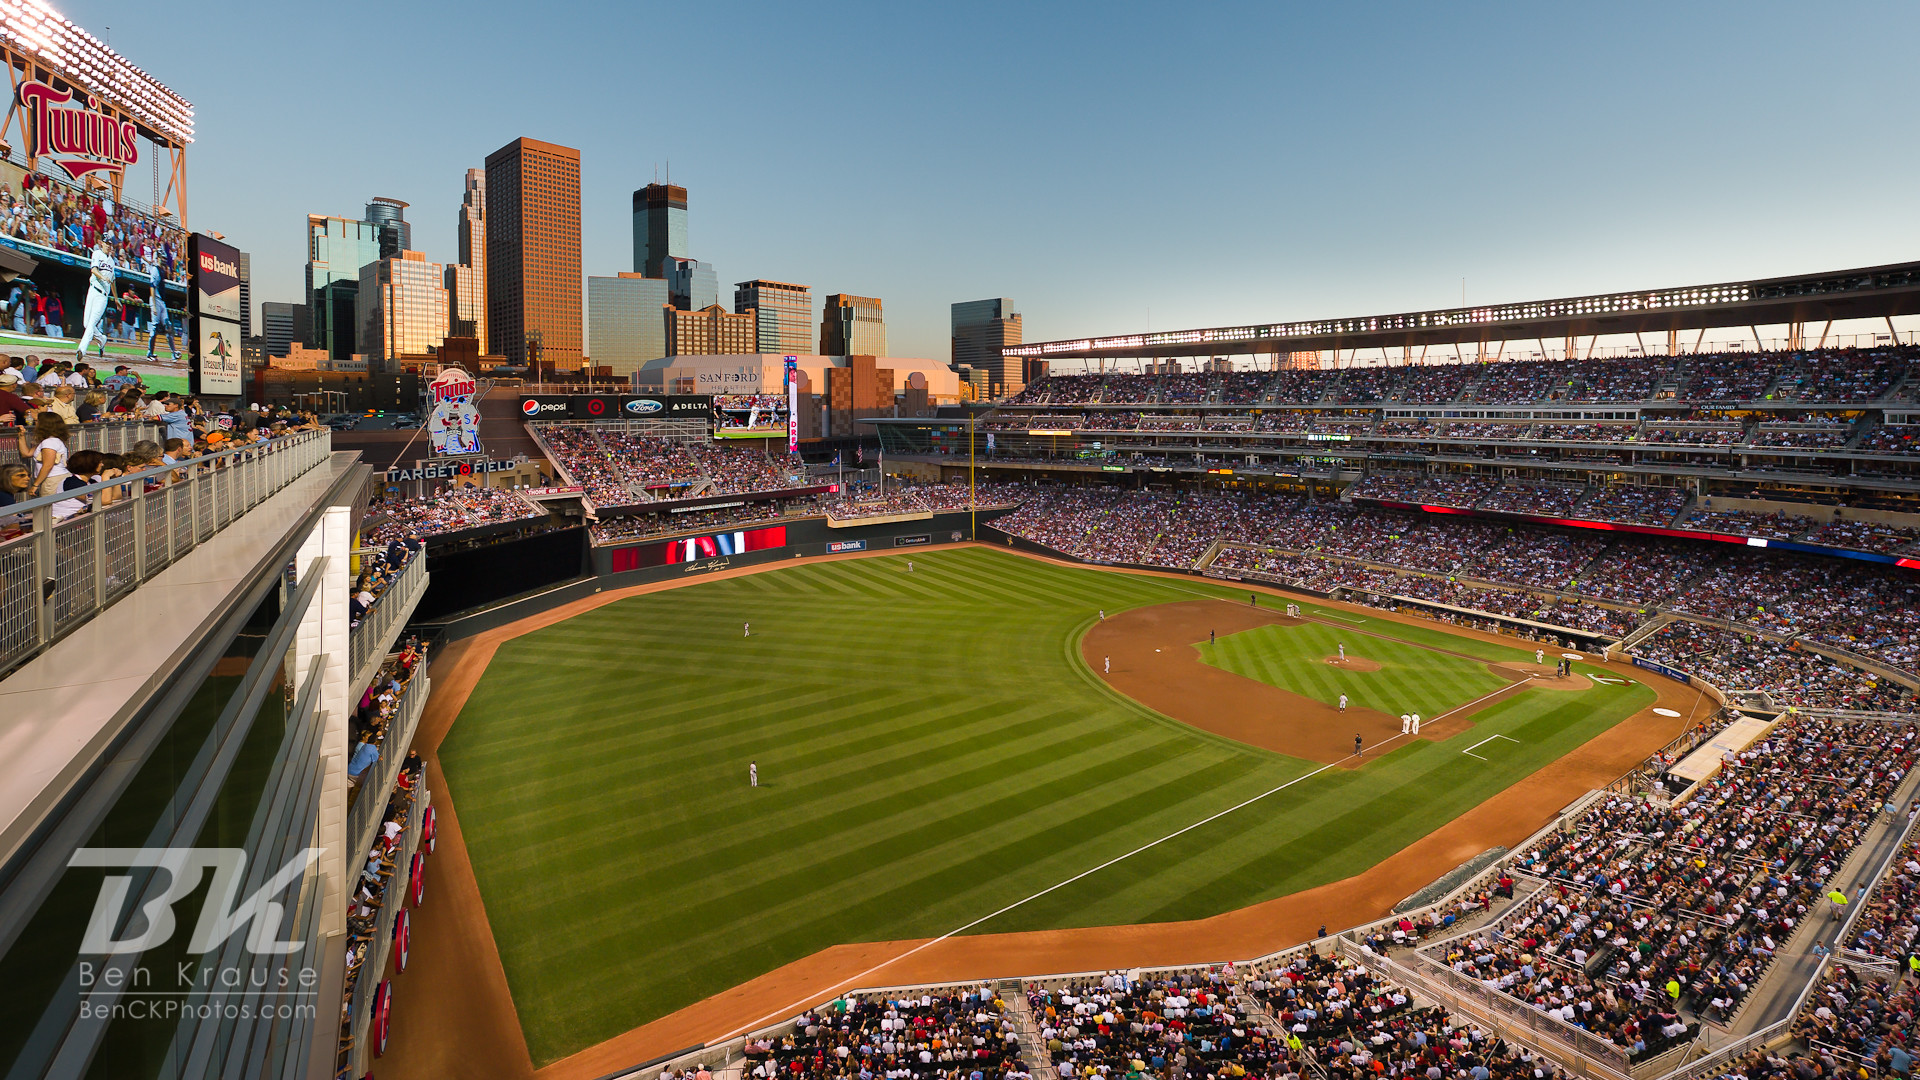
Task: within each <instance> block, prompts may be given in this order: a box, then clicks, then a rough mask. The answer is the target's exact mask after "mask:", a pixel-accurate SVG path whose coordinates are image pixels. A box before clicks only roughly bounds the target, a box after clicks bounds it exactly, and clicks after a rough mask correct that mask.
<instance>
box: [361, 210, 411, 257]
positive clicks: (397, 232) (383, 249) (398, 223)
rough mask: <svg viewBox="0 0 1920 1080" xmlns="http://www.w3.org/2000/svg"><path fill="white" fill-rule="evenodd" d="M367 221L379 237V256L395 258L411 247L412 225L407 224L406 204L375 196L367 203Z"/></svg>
mask: <svg viewBox="0 0 1920 1080" xmlns="http://www.w3.org/2000/svg"><path fill="white" fill-rule="evenodd" d="M367 221H368V222H369V223H371V224H372V225H373V229H374V233H375V235H377V236H378V237H379V238H380V257H381V258H383V259H397V258H399V257H400V253H401V252H403V251H408V250H411V249H412V247H413V226H411V225H409V224H407V204H406V203H403V202H401V201H400V200H399V199H389V198H387V197H386V196H385V195H381V196H377V197H375V198H373V199H372V200H370V201H369V202H368V203H367Z"/></svg>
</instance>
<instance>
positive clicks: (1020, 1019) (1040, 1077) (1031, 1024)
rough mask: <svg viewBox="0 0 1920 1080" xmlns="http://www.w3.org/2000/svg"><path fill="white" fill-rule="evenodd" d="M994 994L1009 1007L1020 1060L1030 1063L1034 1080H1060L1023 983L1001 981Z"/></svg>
mask: <svg viewBox="0 0 1920 1080" xmlns="http://www.w3.org/2000/svg"><path fill="white" fill-rule="evenodd" d="M993 992H994V993H995V994H998V995H999V996H1000V1000H1001V1001H1003V1002H1005V1003H1006V1006H1007V1015H1008V1016H1009V1017H1012V1019H1013V1033H1014V1034H1015V1035H1018V1036H1019V1037H1020V1057H1021V1059H1022V1060H1024V1061H1025V1062H1026V1063H1027V1071H1028V1072H1030V1073H1032V1074H1033V1080H1060V1073H1059V1071H1058V1070H1056V1069H1055V1068H1054V1067H1053V1055H1051V1054H1049V1053H1047V1044H1046V1043H1045V1042H1043V1041H1041V1038H1040V1024H1039V1022H1038V1021H1037V1020H1036V1019H1035V1018H1034V1015H1033V1007H1032V1006H1031V1005H1029V1004H1027V990H1026V987H1024V986H1022V985H1021V984H1020V980H1019V979H1001V980H1000V981H999V982H997V983H995V984H994V987H993Z"/></svg>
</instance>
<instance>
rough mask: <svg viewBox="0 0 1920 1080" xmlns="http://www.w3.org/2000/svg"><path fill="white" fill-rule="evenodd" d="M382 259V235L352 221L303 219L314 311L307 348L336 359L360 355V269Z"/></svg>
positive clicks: (309, 293) (313, 216)
mask: <svg viewBox="0 0 1920 1080" xmlns="http://www.w3.org/2000/svg"><path fill="white" fill-rule="evenodd" d="M378 258H380V231H379V229H378V228H377V227H376V226H375V225H373V224H372V223H371V222H366V221H357V220H355V219H353V218H343V217H328V216H326V215H324V214H308V215H307V303H308V305H309V306H310V309H311V311H312V313H313V321H312V324H311V330H312V334H313V336H312V338H310V339H309V341H308V344H311V345H315V346H318V347H319V348H322V349H325V350H326V351H327V354H328V355H329V356H331V357H333V358H334V359H335V360H346V359H348V358H350V357H351V356H352V355H353V354H354V353H356V352H358V351H359V325H358V323H357V322H356V320H355V314H354V295H355V292H356V291H357V287H358V282H359V280H360V268H361V267H363V266H365V265H367V264H368V263H370V262H373V261H375V260H376V259H378Z"/></svg>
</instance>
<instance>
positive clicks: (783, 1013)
mask: <svg viewBox="0 0 1920 1080" xmlns="http://www.w3.org/2000/svg"><path fill="white" fill-rule="evenodd" d="M1148 580H1150V581H1155V582H1156V583H1157V584H1161V585H1166V587H1167V588H1170V589H1175V590H1176V591H1179V592H1192V591H1193V590H1191V589H1181V588H1179V586H1176V585H1167V584H1166V583H1165V582H1161V581H1158V579H1154V578H1149V579H1148ZM1196 595H1201V594H1196ZM1208 599H1223V598H1221V597H1208ZM1229 602H1231V601H1229ZM1360 621H1362V622H1365V621H1367V620H1365V619H1361V620H1360ZM1532 678H1533V676H1532V675H1528V676H1527V679H1528V680H1531V679H1532ZM1518 685H1520V684H1519V683H1508V684H1507V685H1506V686H1503V687H1501V688H1500V689H1498V690H1495V691H1494V692H1493V693H1491V694H1483V695H1481V696H1480V697H1477V698H1474V699H1473V700H1472V701H1469V702H1467V703H1466V704H1464V705H1458V706H1455V707H1454V708H1451V709H1448V710H1447V711H1446V712H1443V713H1441V714H1440V715H1439V716H1436V717H1434V718H1433V719H1432V720H1430V721H1428V723H1430V724H1433V723H1439V722H1440V721H1441V720H1444V719H1446V718H1447V717H1449V716H1452V715H1453V714H1454V713H1457V712H1459V711H1460V710H1461V709H1470V708H1472V707H1473V706H1475V705H1478V704H1480V703H1481V702H1483V701H1485V700H1487V699H1488V698H1491V697H1496V696H1498V695H1500V694H1504V693H1506V692H1507V691H1508V690H1511V689H1513V688H1514V687H1515V686H1518ZM1405 737H1406V736H1405V735H1401V734H1394V735H1389V736H1387V737H1386V738H1384V739H1381V740H1380V741H1379V742H1377V743H1374V744H1373V745H1372V746H1369V747H1367V748H1366V749H1365V750H1363V751H1362V752H1361V755H1357V756H1364V755H1365V754H1367V753H1371V752H1372V751H1374V750H1377V749H1379V748H1380V747H1382V746H1385V745H1387V744H1388V743H1390V742H1393V741H1394V740H1396V739H1402V738H1405ZM1496 738H1506V736H1504V735H1501V736H1496ZM1474 756H1475V757H1480V755H1478V754H1475V755H1474ZM1481 760H1482V761H1484V760H1486V759H1485V758H1481ZM1344 761H1345V759H1344V758H1343V759H1342V760H1341V761H1336V762H1329V763H1328V764H1325V765H1322V766H1320V767H1319V768H1317V769H1315V770H1313V771H1312V772H1308V773H1302V774H1300V775H1299V776H1296V777H1294V778H1293V779H1291V780H1289V781H1287V782H1286V783H1284V784H1281V785H1280V786H1278V787H1273V788H1268V789H1267V790H1266V791H1263V792H1261V793H1260V794H1258V795H1255V796H1253V797H1252V798H1250V799H1247V800H1245V801H1244V802H1238V803H1235V804H1234V805H1232V806H1229V807H1227V808H1226V809H1225V810H1222V811H1220V812H1219V813H1216V814H1212V815H1210V816H1208V817H1204V818H1201V819H1200V820H1199V821H1196V822H1194V823H1193V824H1191V825H1188V826H1187V827H1186V828H1183V829H1179V830H1176V831H1174V832H1170V833H1168V834H1167V835H1165V836H1163V837H1161V838H1160V839H1158V840H1154V841H1152V842H1150V843H1145V844H1142V845H1140V846H1139V847H1137V848H1134V849H1133V850H1132V851H1129V852H1127V853H1126V854H1125V855H1119V856H1116V857H1114V858H1111V859H1108V860H1107V861H1106V862H1103V863H1101V864H1100V865H1099V866H1096V867H1093V868H1092V869H1090V870H1082V871H1080V872H1079V873H1077V874H1075V875H1073V876H1072V877H1070V878H1068V879H1066V880H1065V881H1061V882H1058V883H1056V884H1053V885H1049V886H1047V887H1046V888H1044V889H1041V890H1040V891H1039V892H1037V893H1034V894H1033V895H1032V896H1029V897H1027V898H1025V899H1023V900H1015V901H1014V902H1013V903H1011V904H1008V905H1007V906H1006V907H1003V908H1001V909H1000V910H998V911H994V912H990V913H988V914H986V915H982V916H980V917H979V918H977V919H975V920H973V921H972V922H970V923H967V924H966V925H965V926H959V927H955V928H954V929H952V930H949V931H947V932H946V933H944V934H941V935H940V936H939V937H937V938H933V939H931V940H929V941H923V942H921V943H920V944H918V945H915V946H914V947H913V948H911V949H908V950H907V951H905V952H903V953H901V954H900V955H898V956H893V957H889V958H887V959H885V960H882V961H880V962H879V963H877V964H875V965H873V966H872V967H870V968H867V969H866V970H865V971H861V972H858V973H856V974H854V975H850V976H848V977H847V978H844V979H841V980H840V981H839V982H836V983H833V984H831V985H829V986H826V987H823V988H821V989H820V990H818V991H815V992H814V993H812V994H809V995H807V996H806V997H803V998H801V999H799V1000H798V1001H795V1002H792V1003H791V1004H788V1005H786V1006H784V1007H782V1008H781V1009H780V1010H778V1011H777V1012H771V1013H768V1014H767V1015H765V1016H762V1017H760V1018H759V1019H758V1020H754V1021H752V1022H751V1023H747V1024H742V1025H741V1026H739V1027H737V1028H734V1029H733V1030H732V1031H729V1032H727V1033H726V1034H725V1035H722V1036H720V1037H719V1038H718V1039H715V1040H713V1041H715V1042H725V1041H727V1040H728V1039H731V1038H733V1037H734V1036H735V1035H741V1034H744V1033H746V1032H749V1031H752V1030H753V1029H754V1028H757V1027H759V1026H761V1025H762V1024H765V1023H766V1022H767V1021H769V1020H780V1019H784V1018H786V1017H789V1016H792V1015H794V1010H796V1009H799V1008H801V1007H802V1006H804V1005H806V1004H807V1003H808V1002H810V1001H812V1000H813V999H815V998H817V997H819V996H820V995H821V994H828V993H832V992H833V991H835V990H838V989H840V988H841V987H843V986H847V985H848V984H850V983H857V982H859V981H860V980H861V979H864V978H866V977H867V976H869V975H871V974H873V973H874V972H876V971H879V970H881V969H882V968H886V967H889V966H891V965H893V964H897V963H899V962H900V961H902V960H905V959H906V958H907V957H909V956H912V955H913V954H914V953H917V952H920V951H921V950H923V949H929V948H932V947H933V946H935V945H938V944H940V943H941V942H943V941H945V940H947V939H948V938H950V937H955V936H957V935H959V934H964V933H966V932H967V931H968V930H971V929H973V928H974V927H976V926H979V925H980V924H981V923H983V922H986V921H987V920H989V919H993V918H996V917H998V916H1001V915H1005V914H1006V913H1007V912H1009V911H1012V910H1013V909H1014V908H1017V907H1020V906H1021V905H1023V904H1027V903H1031V902H1032V901H1035V900H1038V899H1040V898H1041V897H1043V896H1045V895H1047V894H1048V893H1050V892H1053V891H1054V890H1056V889H1061V888H1065V887H1066V886H1068V885H1071V884H1073V883H1074V882H1076V881H1079V880H1080V879H1081V878H1083V877H1086V876H1088V875H1089V874H1096V873H1099V872H1100V871H1102V870H1105V869H1106V868H1107V867H1109V866H1112V865H1113V864H1115V863H1118V862H1123V861H1125V860H1127V859H1131V858H1133V857H1134V856H1135V855H1138V854H1140V853H1141V852H1143V851H1146V850H1148V849H1150V848H1156V847H1159V846H1160V845H1161V844H1164V843H1166V842H1167V841H1169V840H1172V839H1173V838H1174V837H1176V836H1182V835H1184V834H1186V833H1190V832H1192V831H1193V830H1195V829H1197V828H1199V827H1200V826H1202V825H1205V824H1207V823H1209V822H1212V821H1217V820H1219V819H1220V818H1223V817H1226V816H1227V815H1228V814H1231V813H1233V812H1234V811H1235V810H1239V809H1243V808H1245V807H1248V806H1252V805H1253V804H1254V803H1257V802H1259V801H1260V800H1261V799H1264V798H1266V797H1267V796H1269V795H1274V794H1278V793H1279V792H1282V791H1285V790H1286V789H1288V788H1290V787H1292V786H1293V785H1295V784H1297V783H1299V782H1300V781H1302V780H1311V779H1313V778H1314V777H1316V776H1319V775H1320V774H1321V773H1323V772H1326V771H1327V770H1328V769H1331V768H1333V767H1334V766H1335V765H1339V764H1343V763H1344Z"/></svg>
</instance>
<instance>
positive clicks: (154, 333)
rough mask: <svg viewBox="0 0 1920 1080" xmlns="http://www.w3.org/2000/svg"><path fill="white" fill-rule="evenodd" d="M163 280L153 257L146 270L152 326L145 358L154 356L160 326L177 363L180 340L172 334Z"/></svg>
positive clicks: (158, 339)
mask: <svg viewBox="0 0 1920 1080" xmlns="http://www.w3.org/2000/svg"><path fill="white" fill-rule="evenodd" d="M165 280H166V275H165V274H163V273H162V272H161V270H160V260H159V259H158V258H155V259H154V260H153V264H152V266H151V268H150V269H149V270H148V272H147V284H148V285H150V286H152V290H151V294H150V295H149V296H148V297H147V304H148V310H150V311H151V312H152V314H153V326H152V328H151V332H150V333H149V335H148V337H147V359H149V360H152V359H153V358H154V356H153V347H154V346H155V345H158V344H160V331H161V329H162V328H165V330H166V332H167V348H169V349H172V350H173V361H174V363H176V364H177V363H179V362H180V342H179V340H178V339H176V338H175V337H174V336H173V319H172V318H171V317H170V316H169V315H168V314H167V298H166V295H165V294H164V293H163V292H162V291H161V288H160V284H161V282H163V281H165ZM89 303H91V301H89Z"/></svg>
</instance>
